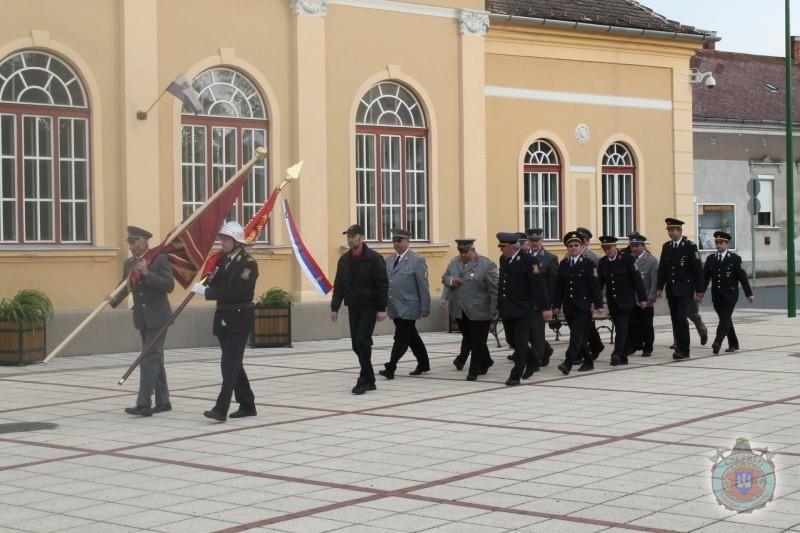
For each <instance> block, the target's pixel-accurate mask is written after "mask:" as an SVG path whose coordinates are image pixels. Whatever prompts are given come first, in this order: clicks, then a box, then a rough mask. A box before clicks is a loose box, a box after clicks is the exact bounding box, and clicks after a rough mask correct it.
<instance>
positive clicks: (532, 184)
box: [522, 139, 561, 240]
mask: <svg viewBox="0 0 800 533" xmlns="http://www.w3.org/2000/svg"><path fill="white" fill-rule="evenodd" d="M522 177H523V187H522V189H523V191H522V192H523V206H522V209H523V212H524V218H525V228H541V229H542V230H544V238H545V239H556V240H557V239H559V238H560V237H559V236H560V234H561V219H560V199H561V163H560V162H559V159H558V152H556V149H555V148H553V145H551V144H550V143H549V142H547V141H545V140H544V139H538V140H536V141H534V142H533V143H531V145H530V146H529V147H528V151H527V152H526V153H525V165H524V168H523V173H522Z"/></svg>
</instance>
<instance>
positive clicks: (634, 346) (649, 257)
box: [625, 233, 658, 357]
mask: <svg viewBox="0 0 800 533" xmlns="http://www.w3.org/2000/svg"><path fill="white" fill-rule="evenodd" d="M628 242H629V243H630V245H629V247H630V251H631V254H632V255H633V257H634V258H635V259H636V267H637V268H638V269H639V274H640V275H641V276H642V283H643V284H644V290H645V292H646V293H647V305H646V306H645V307H634V308H633V311H632V312H631V319H630V321H629V322H628V340H627V342H626V345H625V351H626V352H627V353H626V355H630V354H632V353H634V352H636V351H638V350H642V357H650V356H651V355H653V342H654V341H655V330H654V329H653V315H654V314H655V312H654V308H653V306H654V305H655V303H656V295H657V294H658V287H657V284H658V259H656V258H655V257H653V254H651V253H650V252H649V251H648V250H647V247H646V244H647V237H645V236H644V235H642V234H640V233H631V234H630V235H629V236H628Z"/></svg>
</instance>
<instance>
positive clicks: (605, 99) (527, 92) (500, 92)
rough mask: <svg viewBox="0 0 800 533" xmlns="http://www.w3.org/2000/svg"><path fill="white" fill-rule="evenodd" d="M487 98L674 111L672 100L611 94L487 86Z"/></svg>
mask: <svg viewBox="0 0 800 533" xmlns="http://www.w3.org/2000/svg"><path fill="white" fill-rule="evenodd" d="M486 96H494V97H498V98H517V99H521V100H540V101H545V102H560V103H567V104H588V105H601V106H611V107H631V108H639V109H655V110H658V111H672V101H671V100H656V99H654V98H633V97H630V96H614V95H609V94H588V93H568V92H560V91H539V90H535V89H520V88H517V87H499V86H497V85H487V86H486Z"/></svg>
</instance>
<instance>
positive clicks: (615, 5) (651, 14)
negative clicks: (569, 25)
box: [486, 0, 711, 35]
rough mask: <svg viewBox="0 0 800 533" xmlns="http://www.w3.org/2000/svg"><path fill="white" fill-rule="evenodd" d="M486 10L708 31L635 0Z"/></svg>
mask: <svg viewBox="0 0 800 533" xmlns="http://www.w3.org/2000/svg"><path fill="white" fill-rule="evenodd" d="M486 10H487V11H489V12H491V13H495V14H500V15H515V16H519V17H534V18H543V19H551V20H562V21H568V22H583V23H587V24H601V25H607V26H619V27H623V28H637V29H645V30H656V31H666V32H678V33H688V34H693V35H710V34H711V32H708V31H704V30H698V29H697V28H694V27H693V26H685V25H683V24H681V23H680V22H676V21H674V20H669V19H668V18H666V17H664V16H663V15H659V14H658V13H656V12H655V11H653V10H652V9H650V8H649V7H646V6H643V5H642V4H640V3H639V2H636V1H634V0H486Z"/></svg>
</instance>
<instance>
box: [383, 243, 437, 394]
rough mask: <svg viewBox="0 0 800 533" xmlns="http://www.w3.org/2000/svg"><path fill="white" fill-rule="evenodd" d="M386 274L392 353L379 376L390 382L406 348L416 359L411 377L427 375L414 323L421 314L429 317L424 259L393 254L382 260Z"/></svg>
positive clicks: (425, 354)
mask: <svg viewBox="0 0 800 533" xmlns="http://www.w3.org/2000/svg"><path fill="white" fill-rule="evenodd" d="M386 274H387V276H388V278H389V302H388V305H387V307H386V315H387V316H388V317H389V318H391V319H392V321H393V322H394V325H395V332H394V345H393V346H392V353H391V356H390V358H389V362H388V363H385V364H384V366H385V367H386V370H384V371H382V372H381V375H382V376H384V377H386V378H388V379H392V378H393V377H394V371H395V369H396V368H397V362H398V361H400V359H401V358H402V357H403V355H404V354H405V353H406V351H407V350H408V349H409V348H411V351H412V352H413V354H414V357H416V358H417V368H416V370H414V372H412V374H414V375H416V374H421V373H422V372H427V371H428V370H430V368H431V366H430V362H429V360H428V350H427V349H426V348H425V343H423V342H422V338H421V337H420V336H419V332H418V331H417V327H416V324H415V323H416V321H417V320H418V319H419V318H421V317H422V313H429V312H430V309H431V295H430V289H429V287H428V265H427V263H426V262H425V258H424V257H422V256H421V255H420V254H418V253H416V252H415V251H414V250H411V249H407V250H406V251H405V253H404V254H403V255H402V256H400V255H397V254H396V253H395V254H394V255H391V256H389V257H387V258H386Z"/></svg>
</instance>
